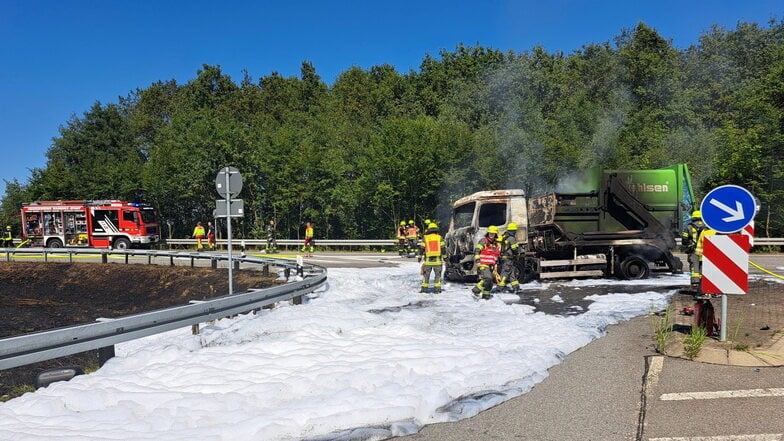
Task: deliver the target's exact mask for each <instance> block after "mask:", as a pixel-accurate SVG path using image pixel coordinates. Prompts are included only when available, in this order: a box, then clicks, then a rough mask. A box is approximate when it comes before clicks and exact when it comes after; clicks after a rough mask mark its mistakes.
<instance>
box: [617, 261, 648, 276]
mask: <svg viewBox="0 0 784 441" xmlns="http://www.w3.org/2000/svg"><path fill="white" fill-rule="evenodd" d="M618 268H619V270H620V271H619V273H618V275H619V276H620V277H621V278H623V279H630V280H635V279H647V278H648V276H650V275H651V268H650V267H649V266H648V262H647V261H646V260H645V259H643V258H642V257H640V256H628V257H626V258H624V259H623V260H622V261H621V264H620V265H619V266H618Z"/></svg>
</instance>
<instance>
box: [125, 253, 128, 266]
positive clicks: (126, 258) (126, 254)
mask: <svg viewBox="0 0 784 441" xmlns="http://www.w3.org/2000/svg"><path fill="white" fill-rule="evenodd" d="M125 263H126V264H127V263H128V252H127V251H126V252H125Z"/></svg>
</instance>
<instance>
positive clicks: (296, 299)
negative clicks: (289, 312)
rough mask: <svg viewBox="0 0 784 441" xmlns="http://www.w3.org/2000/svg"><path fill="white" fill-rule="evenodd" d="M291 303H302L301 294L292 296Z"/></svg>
mask: <svg viewBox="0 0 784 441" xmlns="http://www.w3.org/2000/svg"><path fill="white" fill-rule="evenodd" d="M291 303H293V304H295V305H301V304H302V296H297V297H294V298H293V299H291Z"/></svg>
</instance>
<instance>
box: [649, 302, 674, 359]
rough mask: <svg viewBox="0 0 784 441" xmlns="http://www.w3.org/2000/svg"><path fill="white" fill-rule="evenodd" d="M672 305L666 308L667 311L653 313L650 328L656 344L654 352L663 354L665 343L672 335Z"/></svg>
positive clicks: (665, 348) (665, 347)
mask: <svg viewBox="0 0 784 441" xmlns="http://www.w3.org/2000/svg"><path fill="white" fill-rule="evenodd" d="M672 315H673V311H672V305H669V306H667V309H665V310H664V311H662V312H660V313H656V312H653V313H652V314H651V317H652V321H651V322H652V327H653V340H654V341H655V343H656V352H659V353H660V354H664V353H665V351H666V350H667V341H668V340H669V339H670V336H671V335H672V327H673V322H672Z"/></svg>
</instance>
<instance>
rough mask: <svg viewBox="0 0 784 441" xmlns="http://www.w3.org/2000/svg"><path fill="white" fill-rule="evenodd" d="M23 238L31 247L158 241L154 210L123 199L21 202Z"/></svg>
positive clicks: (146, 244) (120, 245) (109, 245)
mask: <svg viewBox="0 0 784 441" xmlns="http://www.w3.org/2000/svg"><path fill="white" fill-rule="evenodd" d="M22 237H23V239H24V240H25V242H26V243H27V244H28V245H29V246H32V247H47V248H67V247H93V248H115V249H127V248H130V247H132V246H138V247H149V246H150V245H151V244H154V243H157V242H158V241H159V240H160V235H159V229H158V220H157V216H156V214H155V210H154V209H153V208H152V207H151V206H149V205H145V204H138V203H130V202H124V201H114V200H106V201H87V200H77V201H36V202H30V203H26V204H22Z"/></svg>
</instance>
